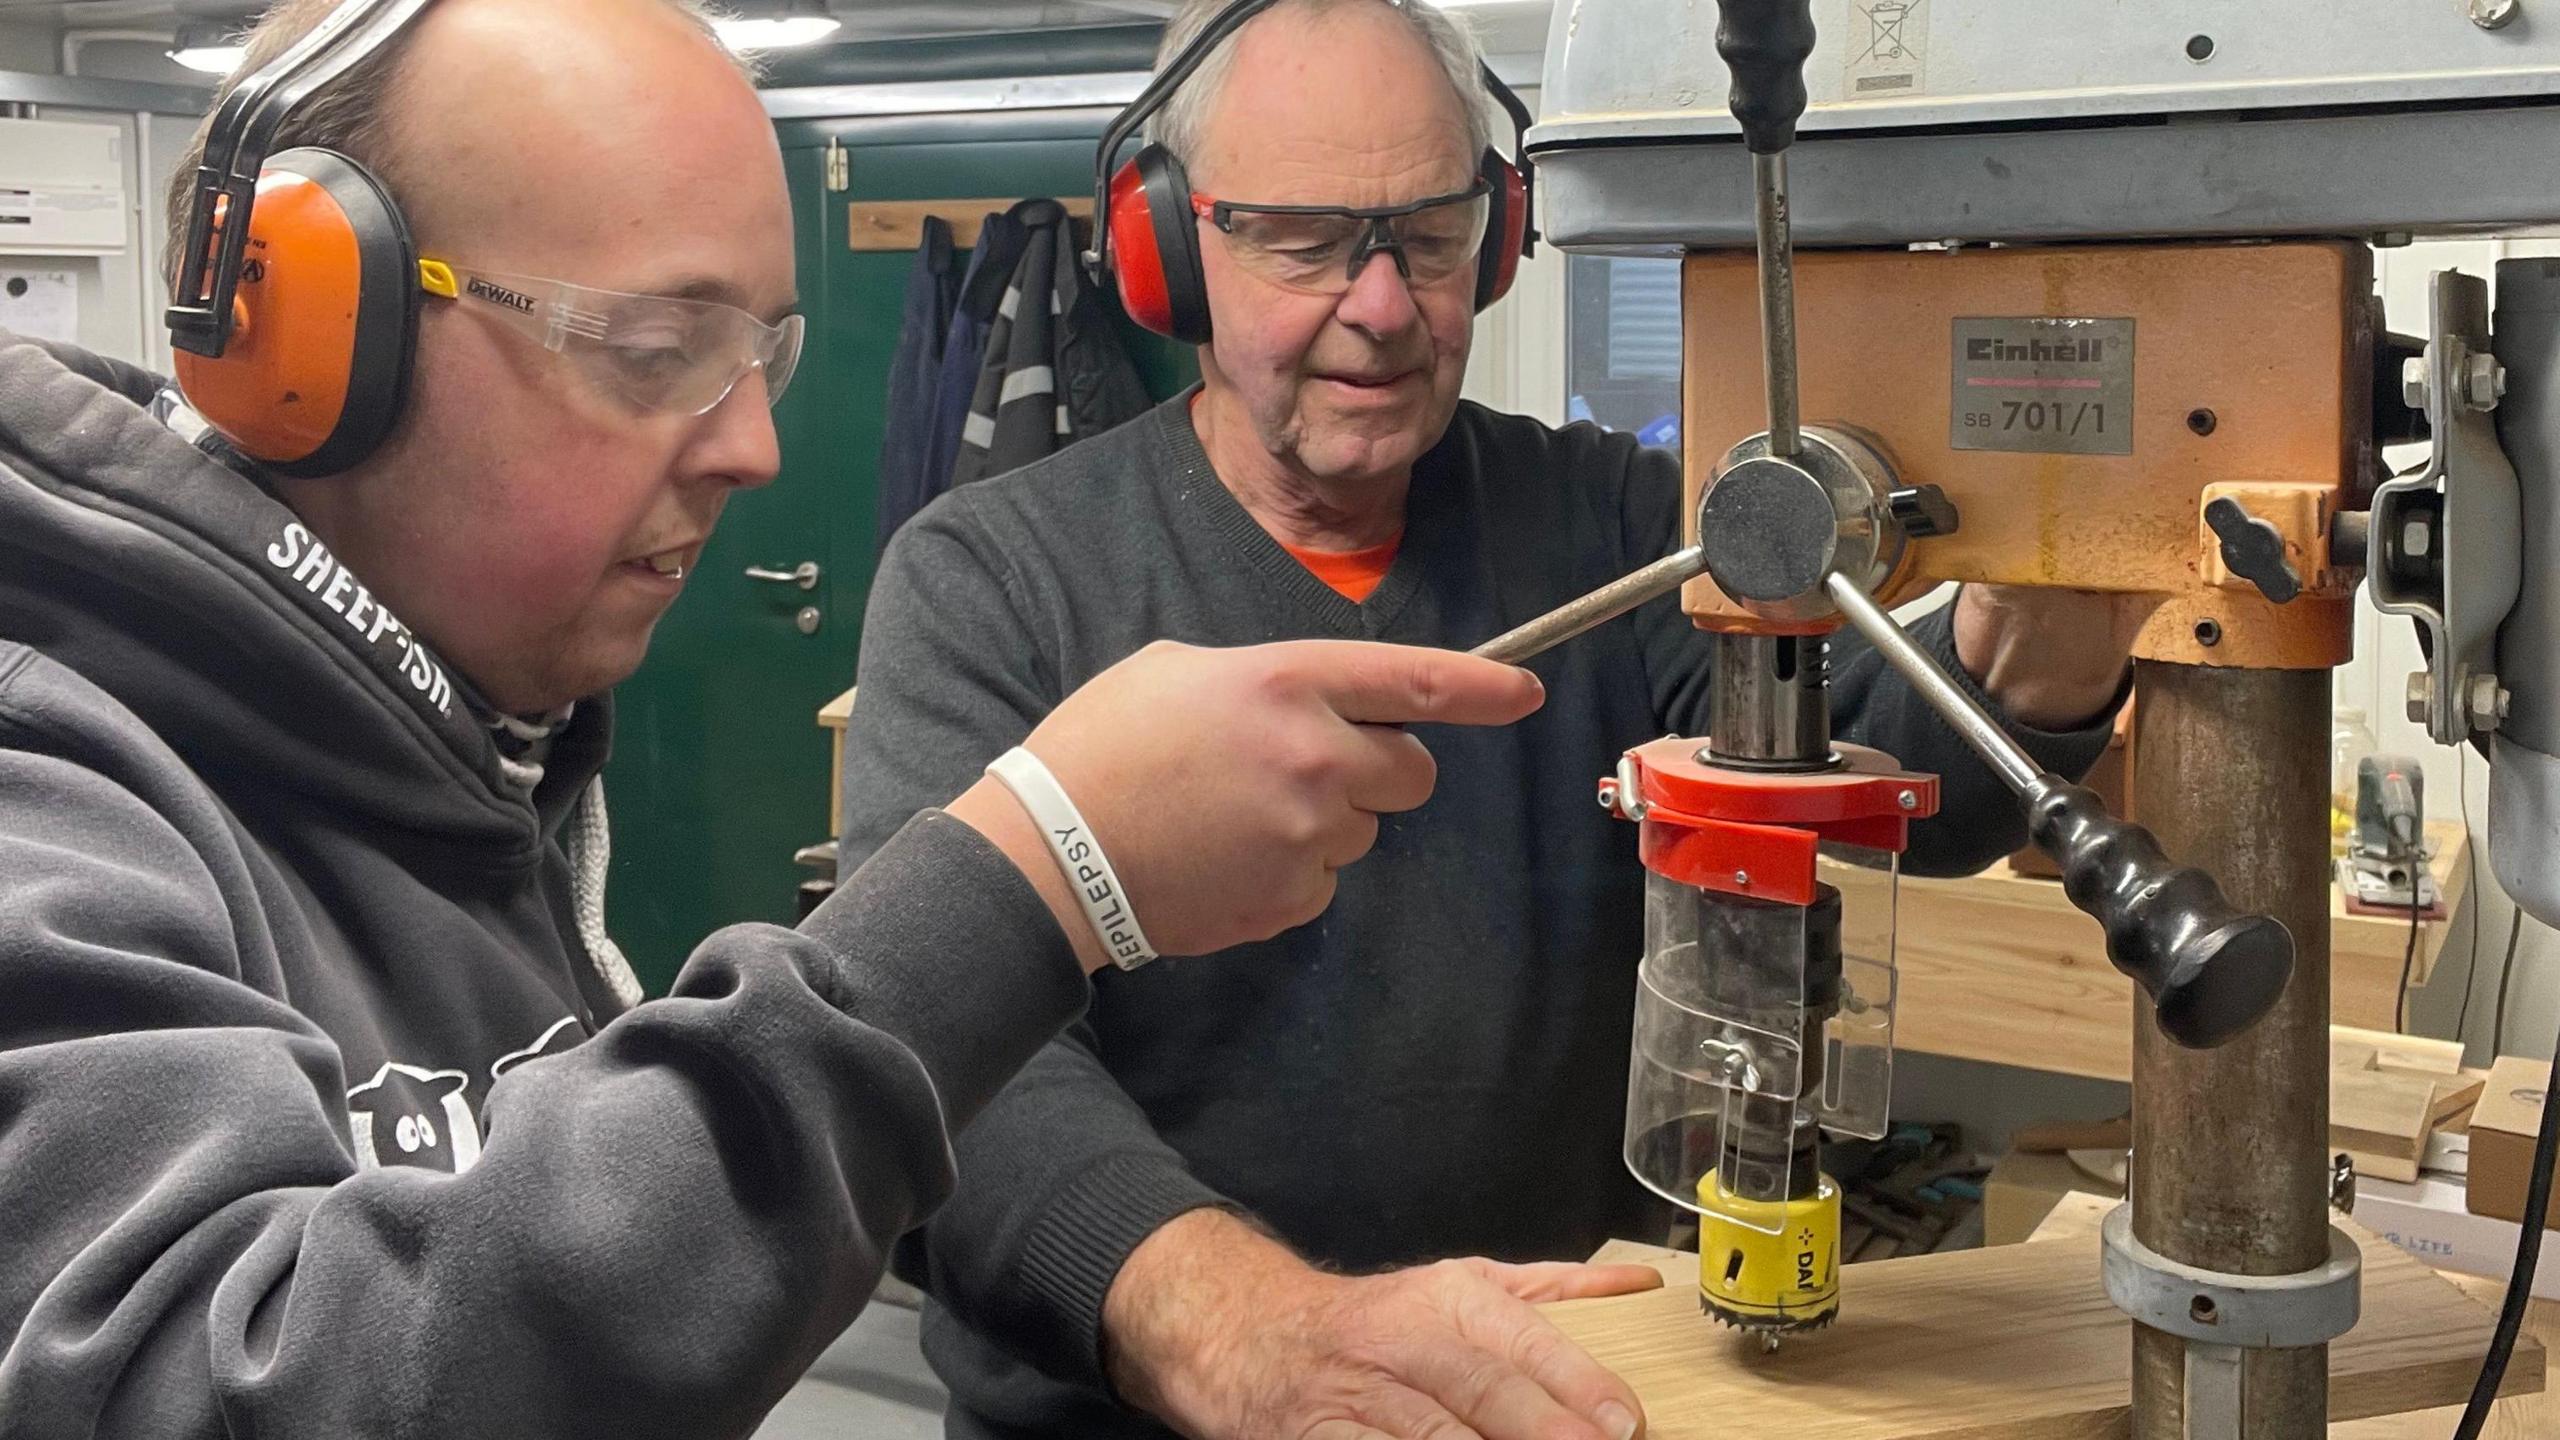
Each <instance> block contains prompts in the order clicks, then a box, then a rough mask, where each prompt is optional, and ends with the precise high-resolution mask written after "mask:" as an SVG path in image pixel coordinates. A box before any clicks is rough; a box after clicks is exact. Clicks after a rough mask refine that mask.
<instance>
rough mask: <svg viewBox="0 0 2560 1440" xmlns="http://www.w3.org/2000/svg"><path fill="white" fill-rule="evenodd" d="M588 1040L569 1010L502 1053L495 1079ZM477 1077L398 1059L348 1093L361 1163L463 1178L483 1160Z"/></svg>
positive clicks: (368, 1167) (493, 1073) (366, 1166)
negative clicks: (474, 1105) (474, 1104)
mask: <svg viewBox="0 0 2560 1440" xmlns="http://www.w3.org/2000/svg"><path fill="white" fill-rule="evenodd" d="M586 1038H587V1032H586V1031H585V1030H584V1029H583V1028H582V1027H580V1026H579V1024H578V1022H577V1020H576V1018H575V1017H574V1016H568V1015H563V1016H561V1017H560V1018H559V1019H558V1020H555V1021H553V1022H552V1023H551V1028H549V1029H547V1030H545V1031H543V1032H542V1033H541V1034H540V1035H539V1036H537V1037H535V1039H534V1041H533V1043H532V1044H530V1045H527V1046H525V1047H524V1048H523V1049H521V1050H512V1051H509V1052H508V1053H506V1054H504V1055H501V1056H499V1057H498V1058H497V1060H496V1061H495V1062H494V1063H492V1064H491V1065H490V1066H489V1079H490V1082H491V1083H493V1084H494V1083H496V1081H497V1080H498V1079H499V1077H501V1076H503V1075H505V1074H506V1073H507V1072H509V1071H511V1070H514V1069H515V1068H516V1067H518V1066H520V1065H527V1064H531V1063H532V1062H533V1061H536V1060H540V1059H544V1058H546V1057H548V1056H552V1055H558V1054H561V1053H563V1052H565V1051H568V1050H572V1049H575V1048H577V1045H578V1043H579V1042H580V1041H582V1040H585V1039H586ZM470 1087H471V1077H470V1076H469V1075H468V1074H466V1073H464V1072H463V1071H460V1070H428V1069H425V1068H423V1067H420V1066H416V1065H403V1064H401V1063H400V1062H398V1061H396V1060H393V1061H387V1062H385V1063H384V1064H383V1067H382V1068H381V1069H379V1070H376V1071H375V1072H373V1078H372V1079H370V1080H367V1081H366V1082H364V1083H363V1084H361V1085H358V1086H357V1087H355V1088H354V1089H352V1090H349V1091H348V1092H347V1126H348V1132H349V1134H350V1135H351V1136H352V1138H353V1139H354V1141H355V1147H356V1166H357V1168H358V1169H363V1170H373V1169H377V1168H379V1167H381V1166H384V1165H415V1166H417V1167H419V1168H420V1169H424V1170H442V1171H445V1172H446V1173H448V1174H453V1175H459V1174H461V1173H462V1172H463V1171H465V1170H468V1169H470V1168H471V1167H472V1166H473V1165H475V1164H478V1163H479V1160H480V1123H479V1121H478V1119H477V1118H475V1117H474V1116H473V1115H472V1113H471V1100H470V1096H469V1094H468V1092H469V1090H470Z"/></svg>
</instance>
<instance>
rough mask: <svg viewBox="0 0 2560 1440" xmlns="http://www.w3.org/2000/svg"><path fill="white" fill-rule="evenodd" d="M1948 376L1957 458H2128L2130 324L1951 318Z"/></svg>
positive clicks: (2042, 318) (1952, 439)
mask: <svg viewBox="0 0 2560 1440" xmlns="http://www.w3.org/2000/svg"><path fill="white" fill-rule="evenodd" d="M1951 374H1952V376H1953V378H1954V383H1953V385H1952V386H1951V387H1950V388H1951V390H1952V392H1953V393H1952V394H1950V395H1949V397H1948V417H1947V425H1948V435H1949V439H1948V443H1949V444H1951V445H1953V446H1954V447H1955V448H1956V449H1958V450H2021V451H2030V452H2038V453H2044V454H2053V455H2130V454H2132V453H2133V322H2132V321H2131V320H2098V319H2082V318H2076V317H2057V316H2042V315H2031V316H1989V317H1983V316H1968V317H1964V318H1960V319H1958V320H1957V321H1956V322H1955V364H1954V366H1953V368H1952V371H1951Z"/></svg>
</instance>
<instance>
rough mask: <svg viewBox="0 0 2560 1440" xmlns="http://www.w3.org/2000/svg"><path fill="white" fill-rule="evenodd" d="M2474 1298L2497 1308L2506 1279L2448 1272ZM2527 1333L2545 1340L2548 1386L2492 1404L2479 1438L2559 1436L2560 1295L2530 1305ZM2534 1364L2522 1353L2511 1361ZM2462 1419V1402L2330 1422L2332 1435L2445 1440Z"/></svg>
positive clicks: (2348, 1439)
mask: <svg viewBox="0 0 2560 1440" xmlns="http://www.w3.org/2000/svg"><path fill="white" fill-rule="evenodd" d="M2445 1278H2446V1279H2448V1280H2450V1281H2452V1282H2453V1283H2454V1284H2455V1285H2457V1286H2459V1287H2461V1289H2462V1291H2463V1293H2465V1294H2467V1295H2469V1296H2470V1297H2471V1298H2472V1299H2474V1300H2477V1301H2479V1302H2480V1303H2481V1304H2483V1305H2486V1306H2488V1307H2489V1308H2491V1309H2492V1310H2494V1309H2496V1308H2497V1306H2498V1302H2499V1301H2501V1300H2502V1299H2504V1298H2505V1296H2506V1283H2505V1282H2504V1281H2500V1280H2483V1279H2481V1278H2479V1277H2478V1276H2476V1275H2448V1276H2446V1277H2445ZM2524 1323H2525V1330H2524V1333H2525V1334H2526V1335H2528V1336H2531V1337H2532V1338H2533V1339H2535V1340H2537V1341H2539V1342H2541V1345H2542V1350H2543V1372H2542V1373H2543V1385H2542V1391H2541V1393H2540V1394H2535V1395H2515V1396H2513V1397H2512V1398H2509V1399H2503V1400H2500V1401H2498V1402H2497V1403H2496V1404H2494V1405H2491V1406H2490V1407H2489V1423H2488V1425H2487V1426H2486V1427H2485V1428H2484V1429H2482V1430H2481V1432H2480V1440H2551V1437H2552V1436H2554V1435H2560V1390H2554V1389H2552V1387H2551V1382H2550V1374H2551V1370H2550V1367H2551V1364H2552V1349H2553V1347H2554V1346H2555V1345H2560V1300H2535V1301H2532V1302H2530V1303H2528V1304H2527V1305H2526V1306H2525V1322H2524ZM2528 1363H2530V1362H2529V1361H2527V1360H2526V1359H2525V1358H2524V1357H2523V1356H2522V1355H2518V1356H2517V1357H2516V1358H2515V1360H2514V1361H2513V1362H2511V1364H2512V1365H2525V1364H2528ZM2461 1418H2462V1407H2461V1406H2459V1405H2453V1406H2447V1407H2444V1408H2442V1409H2436V1410H2412V1411H2410V1412H2408V1413H2407V1414H2403V1415H2381V1416H2376V1417H2374V1418H2372V1419H2369V1420H2343V1421H2340V1422H2338V1423H2337V1424H2334V1425H2331V1426H2330V1427H2329V1440H2444V1437H2446V1436H2448V1435H2450V1434H2452V1433H2453V1427H2454V1424H2455V1422H2456V1421H2458V1420H2460V1419H2461Z"/></svg>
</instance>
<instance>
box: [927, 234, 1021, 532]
mask: <svg viewBox="0 0 2560 1440" xmlns="http://www.w3.org/2000/svg"><path fill="white" fill-rule="evenodd" d="M1045 203H1047V202H1045V201H1039V200H1025V201H1023V202H1021V203H1020V204H1017V205H1015V206H1014V207H1013V208H1012V209H1010V210H1005V211H1001V212H999V213H996V214H992V215H989V216H988V217H987V218H986V219H985V220H984V221H982V222H980V224H979V226H978V243H977V245H976V246H975V247H974V248H972V249H971V250H970V252H969V274H968V278H966V279H964V280H962V281H961V282H960V303H959V305H958V306H957V307H956V308H955V309H954V310H953V311H952V314H951V330H950V333H948V334H947V335H945V336H944V337H943V341H942V369H941V372H940V374H939V375H938V376H937V377H936V378H935V381H934V390H933V450H932V452H931V453H930V454H929V455H928V456H927V457H926V461H925V467H926V471H925V484H926V494H925V498H926V499H927V500H931V499H932V498H933V497H935V496H937V495H940V494H941V493H942V492H943V491H945V490H948V489H950V488H951V485H952V462H953V461H954V460H956V459H957V458H958V457H959V454H960V427H961V425H962V424H963V423H964V422H966V421H967V420H968V418H969V402H970V400H971V398H972V397H973V396H975V395H976V394H977V389H978V367H979V362H980V361H981V360H982V359H983V358H984V357H985V356H986V354H987V337H988V332H989V330H990V329H991V328H992V327H993V326H994V325H995V323H996V311H997V309H998V307H1000V306H1001V305H1002V304H1003V303H1004V294H1005V289H1006V287H1007V282H1008V281H1009V280H1010V279H1011V277H1012V275H1013V269H1014V266H1015V265H1017V264H1019V263H1020V262H1021V260H1022V255H1023V250H1024V247H1026V246H1027V245H1029V244H1030V242H1031V230H1030V228H1029V227H1028V226H1026V225H1025V224H1024V223H1023V222H1022V220H1021V218H1020V217H1021V214H1022V212H1023V210H1024V208H1025V207H1027V206H1032V205H1040V204H1045Z"/></svg>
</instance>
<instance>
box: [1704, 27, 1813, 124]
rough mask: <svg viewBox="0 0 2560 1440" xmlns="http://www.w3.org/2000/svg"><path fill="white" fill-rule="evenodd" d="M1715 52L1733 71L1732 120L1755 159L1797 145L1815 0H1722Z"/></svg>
mask: <svg viewBox="0 0 2560 1440" xmlns="http://www.w3.org/2000/svg"><path fill="white" fill-rule="evenodd" d="M1718 10H1719V13H1718V15H1717V19H1716V53H1717V54H1718V55H1721V56H1723V57H1724V63H1725V68H1726V69H1727V70H1730V71H1731V72H1732V73H1733V99H1732V104H1733V118H1734V119H1735V120H1737V121H1739V122H1741V125H1742V143H1743V144H1745V145H1747V146H1749V147H1750V149H1751V153H1752V154H1754V155H1775V154H1777V153H1778V152H1779V151H1781V150H1784V149H1786V148H1787V147H1788V146H1789V145H1792V144H1794V143H1795V138H1796V121H1797V120H1798V119H1799V118H1801V117H1802V116H1803V114H1804V106H1805V93H1804V62H1805V59H1806V57H1807V56H1810V55H1811V54H1813V0H1722V3H1721V4H1720V6H1719V7H1718Z"/></svg>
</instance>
